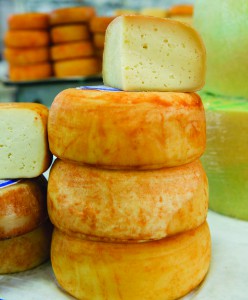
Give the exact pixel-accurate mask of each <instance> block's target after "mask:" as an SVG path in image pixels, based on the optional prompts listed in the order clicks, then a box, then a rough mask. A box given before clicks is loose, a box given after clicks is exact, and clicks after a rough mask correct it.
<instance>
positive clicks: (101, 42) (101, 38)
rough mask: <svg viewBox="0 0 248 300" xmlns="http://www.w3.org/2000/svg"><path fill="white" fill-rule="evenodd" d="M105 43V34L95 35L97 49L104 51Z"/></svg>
mask: <svg viewBox="0 0 248 300" xmlns="http://www.w3.org/2000/svg"><path fill="white" fill-rule="evenodd" d="M104 42H105V34H104V33H95V34H94V35H93V43H94V45H95V47H96V48H98V49H103V48H104Z"/></svg>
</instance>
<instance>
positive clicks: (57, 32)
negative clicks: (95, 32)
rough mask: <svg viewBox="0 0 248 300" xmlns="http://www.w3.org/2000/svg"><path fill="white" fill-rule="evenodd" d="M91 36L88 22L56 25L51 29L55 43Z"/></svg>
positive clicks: (84, 38)
mask: <svg viewBox="0 0 248 300" xmlns="http://www.w3.org/2000/svg"><path fill="white" fill-rule="evenodd" d="M89 38H90V34H89V29H88V27H87V25H86V24H78V25H66V26H56V27H53V28H52V29H51V39H52V42H53V43H54V44H59V43H68V42H74V41H80V40H88V39H89Z"/></svg>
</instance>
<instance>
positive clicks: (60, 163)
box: [48, 16, 211, 300]
mask: <svg viewBox="0 0 248 300" xmlns="http://www.w3.org/2000/svg"><path fill="white" fill-rule="evenodd" d="M153 39H154V41H155V40H156V43H153ZM165 39H166V40H167V42H166V43H165ZM168 44H169V45H170V46H168ZM144 45H146V47H144ZM159 52H160V56H161V57H163V58H164V57H167V53H169V54H170V55H169V56H168V58H167V61H163V60H161V59H160V57H158V53H159ZM178 57H181V58H183V59H180V60H178ZM117 59H118V63H117ZM185 61H186V62H185ZM188 64H189V65H188ZM161 65H163V67H161ZM128 68H129V69H132V70H133V71H132V72H130V73H128V74H129V75H130V78H129V76H127V73H125V72H126V71H128ZM139 68H141V69H139ZM158 68H159V69H158ZM204 68H205V51H204V46H203V44H202V41H201V39H200V37H199V35H198V34H197V33H196V32H195V30H193V29H192V28H191V27H190V26H187V25H185V24H183V23H179V22H176V21H170V20H168V19H162V18H161V19H160V18H153V17H145V16H120V17H117V18H116V19H115V20H114V21H113V22H111V23H110V25H109V26H108V28H107V31H106V41H105V50H104V58H103V71H104V72H103V74H105V75H106V74H107V75H108V80H107V79H106V77H103V79H104V81H105V82H106V81H107V84H108V86H95V87H94V86H93V87H89V86H88V87H80V88H77V89H67V90H64V91H62V92H61V93H60V94H58V95H57V96H56V98H55V99H54V102H53V103H52V106H51V109H50V113H49V120H48V138H49V145H50V149H51V151H52V152H53V154H54V155H55V156H57V160H56V162H55V163H54V165H53V166H52V169H51V172H50V176H49V181H48V213H49V216H50V219H51V221H52V223H53V224H54V225H55V230H54V234H53V239H52V247H51V261H52V267H53V270H54V273H55V277H56V279H57V281H58V283H59V284H60V286H61V287H62V288H64V289H65V290H66V291H67V292H68V293H70V294H72V295H73V296H74V297H76V298H78V299H115V300H118V299H122V300H128V299H134V300H136V299H137V300H140V299H149V300H151V299H154V300H160V299H161V300H165V299H177V298H179V297H181V296H183V295H185V294H187V293H188V292H189V291H191V290H192V289H194V288H195V287H196V286H197V285H198V284H199V283H200V282H201V281H202V280H203V279H204V277H205V275H206V273H207V271H208V268H209V263H210V248H211V241H210V233H209V229H208V225H207V223H206V216H207V209H208V182H207V177H206V174H205V171H204V170H203V168H202V165H201V163H200V161H199V158H200V157H201V155H202V153H203V152H204V149H205V142H206V135H205V126H206V124H205V112H204V108H203V105H202V102H201V98H200V97H199V96H198V95H197V94H196V93H194V91H195V90H197V89H200V88H201V86H202V82H203V81H204ZM141 70H142V72H141ZM153 70H156V74H154V73H153ZM182 70H184V72H185V74H187V75H185V76H184V75H183V74H181V73H182ZM119 72H122V73H121V74H119ZM136 72H137V73H136ZM161 72H164V74H166V73H168V76H166V75H164V76H163V80H161V79H160V76H161V74H160V73H161ZM137 74H139V76H137ZM147 74H149V75H151V74H152V76H154V77H157V80H153V78H150V77H149V75H147ZM172 75H173V80H172V78H171V77H170V76H172ZM116 76H117V77H118V78H117V80H118V79H120V78H121V79H120V81H119V82H118V84H117V80H116V78H115V77H116ZM132 76H133V77H132ZM147 76H148V77H147ZM189 77H190V78H189ZM109 78H111V79H110V80H109ZM112 79H115V81H113V80H112ZM135 81H136V82H135ZM133 83H134V84H135V91H133V90H132V91H131V89H132V87H133V85H132V84H133ZM155 83H156V84H155ZM152 84H154V85H155V88H154V87H152ZM116 85H120V86H118V87H116ZM165 86H166V87H167V92H165V91H164V88H165ZM172 87H173V88H172ZM182 87H183V91H182ZM118 88H121V90H120V89H118ZM170 89H173V90H180V91H181V92H179V91H175V92H172V91H171V92H170V91H169V90H170ZM123 90H124V91H123ZM146 90H149V92H147V91H146ZM82 282H83V284H82Z"/></svg>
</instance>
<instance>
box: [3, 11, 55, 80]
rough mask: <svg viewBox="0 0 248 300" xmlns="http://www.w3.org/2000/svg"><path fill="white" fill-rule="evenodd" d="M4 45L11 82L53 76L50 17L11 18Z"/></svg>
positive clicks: (42, 15)
mask: <svg viewBox="0 0 248 300" xmlns="http://www.w3.org/2000/svg"><path fill="white" fill-rule="evenodd" d="M4 44H5V49H4V57H5V59H6V60H7V62H8V65H9V79H10V80H12V81H25V80H36V79H44V78H48V77H51V76H52V66H51V63H50V50H49V44H50V38H49V18H48V14H45V13H23V14H13V15H11V16H10V17H9V18H8V30H7V32H6V33H5V36H4Z"/></svg>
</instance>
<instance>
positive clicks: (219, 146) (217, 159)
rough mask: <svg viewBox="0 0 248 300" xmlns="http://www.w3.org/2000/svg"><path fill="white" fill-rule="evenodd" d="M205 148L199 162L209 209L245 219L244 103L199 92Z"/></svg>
mask: <svg viewBox="0 0 248 300" xmlns="http://www.w3.org/2000/svg"><path fill="white" fill-rule="evenodd" d="M201 97H202V100H203V104H204V106H205V110H206V121H207V122H206V123H207V147H206V151H205V153H204V155H203V156H202V158H201V160H202V163H203V166H204V169H205V171H206V173H207V176H208V180H209V195H210V198H209V206H210V209H212V210H214V211H217V212H219V213H222V214H224V215H228V216H231V217H235V218H239V219H243V220H248V197H247V195H248V181H247V178H248V101H247V100H246V99H238V98H224V97H220V96H213V95H210V94H206V93H201Z"/></svg>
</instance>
